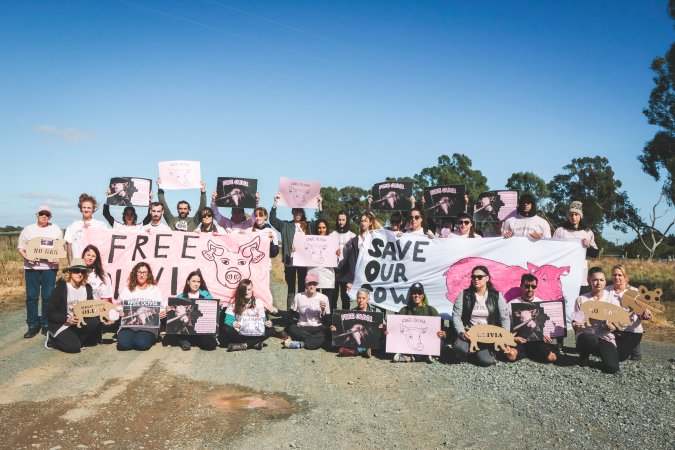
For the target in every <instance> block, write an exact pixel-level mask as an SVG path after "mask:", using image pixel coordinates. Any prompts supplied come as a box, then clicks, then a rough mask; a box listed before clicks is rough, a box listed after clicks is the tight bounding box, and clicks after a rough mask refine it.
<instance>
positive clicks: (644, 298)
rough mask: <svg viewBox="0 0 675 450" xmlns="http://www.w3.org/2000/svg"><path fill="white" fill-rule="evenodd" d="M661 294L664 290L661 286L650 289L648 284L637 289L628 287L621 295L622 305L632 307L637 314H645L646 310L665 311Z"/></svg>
mask: <svg viewBox="0 0 675 450" xmlns="http://www.w3.org/2000/svg"><path fill="white" fill-rule="evenodd" d="M661 295H663V290H662V289H661V288H658V289H655V290H654V291H650V290H649V289H647V287H646V286H640V288H639V289H638V290H637V291H634V290H632V289H628V290H627V291H626V292H625V293H624V294H623V295H622V296H621V306H623V307H624V308H630V309H631V311H633V312H634V313H636V314H640V315H642V314H644V312H645V311H646V310H649V311H651V312H653V313H661V312H663V311H665V309H666V308H665V307H664V306H663V304H661Z"/></svg>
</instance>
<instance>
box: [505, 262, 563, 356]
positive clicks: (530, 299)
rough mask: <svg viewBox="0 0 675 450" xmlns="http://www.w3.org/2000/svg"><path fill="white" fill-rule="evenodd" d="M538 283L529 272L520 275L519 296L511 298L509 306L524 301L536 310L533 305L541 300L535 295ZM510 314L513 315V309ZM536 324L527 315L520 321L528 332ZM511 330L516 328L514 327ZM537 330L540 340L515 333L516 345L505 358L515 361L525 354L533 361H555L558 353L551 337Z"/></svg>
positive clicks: (534, 327)
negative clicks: (526, 318) (526, 317)
mask: <svg viewBox="0 0 675 450" xmlns="http://www.w3.org/2000/svg"><path fill="white" fill-rule="evenodd" d="M538 284H539V280H538V279H537V277H535V276H534V275H532V274H530V273H526V274H523V276H522V277H520V298H517V299H514V300H511V302H510V303H509V308H511V305H513V304H515V303H524V304H529V305H532V306H533V310H538V308H537V307H536V306H535V305H534V304H535V303H539V302H541V301H542V300H541V299H540V298H539V297H537V296H536V293H537V285H538ZM530 314H531V313H530ZM511 315H513V311H512V313H511ZM511 323H513V319H512V320H511ZM538 326H539V324H538V323H537V321H536V319H535V318H533V317H528V320H525V321H523V322H522V324H521V329H523V330H524V329H526V328H527V329H528V333H531V332H532V331H533V330H534V329H536V328H537V327H538ZM512 331H518V330H516V329H515V328H514V329H513V330H512ZM539 331H541V338H542V340H536V341H528V340H527V338H526V337H522V336H520V335H522V334H524V333H522V332H521V333H516V337H515V338H514V339H515V341H516V344H518V345H516V347H515V349H514V351H513V352H511V353H509V354H507V355H506V359H507V360H508V361H516V360H517V359H520V358H523V357H524V356H525V355H527V357H528V358H530V359H533V360H535V361H539V362H555V361H556V360H557V359H558V355H556V353H555V352H554V351H553V345H552V341H551V338H550V337H549V336H547V335H545V334H543V330H539Z"/></svg>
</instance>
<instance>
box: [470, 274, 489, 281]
mask: <svg viewBox="0 0 675 450" xmlns="http://www.w3.org/2000/svg"><path fill="white" fill-rule="evenodd" d="M485 277H487V275H471V279H472V280H482V279H483V278H485Z"/></svg>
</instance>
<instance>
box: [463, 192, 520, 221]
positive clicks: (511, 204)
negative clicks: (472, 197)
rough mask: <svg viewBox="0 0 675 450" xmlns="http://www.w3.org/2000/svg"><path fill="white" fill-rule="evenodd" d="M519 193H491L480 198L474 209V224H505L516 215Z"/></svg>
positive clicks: (482, 194)
mask: <svg viewBox="0 0 675 450" xmlns="http://www.w3.org/2000/svg"><path fill="white" fill-rule="evenodd" d="M517 208H518V191H489V192H483V193H481V194H480V195H479V196H478V200H476V204H475V205H474V209H473V220H474V222H503V221H505V220H506V219H508V218H509V217H511V216H513V215H515V214H516V209H517Z"/></svg>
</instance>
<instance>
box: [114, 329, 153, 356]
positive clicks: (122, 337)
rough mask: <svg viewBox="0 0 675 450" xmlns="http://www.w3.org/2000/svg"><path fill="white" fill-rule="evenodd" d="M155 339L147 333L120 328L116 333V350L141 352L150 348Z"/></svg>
mask: <svg viewBox="0 0 675 450" xmlns="http://www.w3.org/2000/svg"><path fill="white" fill-rule="evenodd" d="M155 339H156V337H155V335H154V334H153V333H151V332H149V331H145V330H139V331H136V330H132V329H130V328H121V329H120V330H119V331H118V332H117V350H121V351H125V350H140V351H142V352H143V351H145V350H148V349H150V347H152V344H154V343H155Z"/></svg>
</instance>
